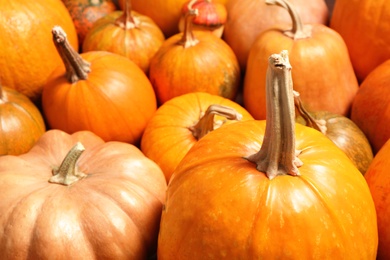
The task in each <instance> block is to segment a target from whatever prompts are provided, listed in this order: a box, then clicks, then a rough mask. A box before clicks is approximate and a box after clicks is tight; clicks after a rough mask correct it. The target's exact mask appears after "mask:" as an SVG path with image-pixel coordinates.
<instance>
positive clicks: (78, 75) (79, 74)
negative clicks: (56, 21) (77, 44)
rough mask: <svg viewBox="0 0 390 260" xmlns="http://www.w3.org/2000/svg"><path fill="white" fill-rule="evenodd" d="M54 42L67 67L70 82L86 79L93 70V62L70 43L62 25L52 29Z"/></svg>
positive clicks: (67, 76)
mask: <svg viewBox="0 0 390 260" xmlns="http://www.w3.org/2000/svg"><path fill="white" fill-rule="evenodd" d="M52 34H53V42H54V45H55V46H56V48H57V51H58V53H59V54H60V56H61V58H62V61H63V62H64V65H65V68H66V78H67V79H68V81H69V82H70V83H74V82H76V81H78V80H85V79H87V78H88V74H89V72H90V71H91V64H90V63H89V62H87V61H85V60H83V58H81V56H80V54H79V53H78V52H77V51H75V50H74V49H73V47H72V46H71V45H70V44H69V41H68V39H67V35H66V33H65V32H64V30H63V29H62V28H61V27H60V26H54V27H53V29H52Z"/></svg>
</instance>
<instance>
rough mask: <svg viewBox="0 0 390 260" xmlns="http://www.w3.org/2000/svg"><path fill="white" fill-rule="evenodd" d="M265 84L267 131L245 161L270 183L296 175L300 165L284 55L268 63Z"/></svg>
mask: <svg viewBox="0 0 390 260" xmlns="http://www.w3.org/2000/svg"><path fill="white" fill-rule="evenodd" d="M266 78H267V82H266V111H267V115H266V120H267V123H266V128H265V135H264V139H263V144H262V146H261V148H260V151H258V152H257V153H255V154H253V155H251V156H249V157H248V158H247V159H248V160H249V161H250V162H253V163H255V164H256V165H257V167H256V168H257V169H258V170H259V171H261V172H265V173H266V174H267V176H268V178H269V179H273V178H274V177H276V176H278V175H283V174H289V175H299V170H298V167H299V166H301V165H302V161H301V160H299V158H298V157H297V155H298V154H299V153H300V152H299V151H296V150H295V111H294V109H295V108H294V97H293V87H292V78H291V65H290V62H289V60H288V53H287V51H282V52H281V53H280V54H273V55H271V56H270V57H269V59H268V69H267V77H266Z"/></svg>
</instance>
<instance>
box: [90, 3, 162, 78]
mask: <svg viewBox="0 0 390 260" xmlns="http://www.w3.org/2000/svg"><path fill="white" fill-rule="evenodd" d="M164 40H165V38H164V34H163V33H162V31H161V30H160V28H159V27H158V26H157V25H156V24H155V23H154V22H153V20H152V19H150V18H149V17H147V16H145V15H142V14H139V13H137V12H135V11H132V7H131V1H130V0H126V5H125V9H124V11H116V12H113V13H110V14H108V15H106V16H104V17H103V18H101V19H99V20H98V21H96V22H95V23H94V25H93V26H92V28H91V29H90V31H89V33H88V34H87V35H86V37H85V40H84V43H83V52H88V51H109V52H113V53H117V54H119V55H122V56H125V57H127V58H129V59H131V60H132V61H133V62H135V63H136V64H137V65H138V66H139V67H140V68H141V69H142V70H143V71H144V72H145V73H146V74H147V73H148V71H149V63H150V60H151V59H152V57H153V56H154V54H155V53H156V52H157V50H158V49H159V48H160V47H161V45H162V43H163V42H164Z"/></svg>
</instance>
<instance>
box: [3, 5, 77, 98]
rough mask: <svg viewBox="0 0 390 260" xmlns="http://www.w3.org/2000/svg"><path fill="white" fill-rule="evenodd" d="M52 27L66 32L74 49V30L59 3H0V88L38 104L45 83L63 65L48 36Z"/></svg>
mask: <svg viewBox="0 0 390 260" xmlns="http://www.w3.org/2000/svg"><path fill="white" fill-rule="evenodd" d="M55 25H59V26H61V27H62V28H63V29H64V30H65V32H66V33H67V35H68V40H69V43H70V44H71V45H72V46H73V47H74V48H75V49H77V48H78V40H77V33H76V29H75V26H74V24H73V21H72V18H71V17H70V14H69V12H68V10H67V9H66V8H65V6H64V4H63V3H62V2H61V0H37V1H25V0H3V1H1V2H0V35H1V38H2V39H3V40H2V41H1V44H0V57H1V59H0V68H1V73H0V80H1V84H3V85H4V86H8V87H10V88H13V89H16V90H18V91H19V92H21V93H22V94H25V95H26V96H28V97H29V98H31V99H32V100H33V101H34V102H35V101H38V100H39V98H40V95H41V92H42V87H43V85H44V84H45V83H46V80H47V79H48V77H49V76H50V74H51V73H52V72H53V70H54V69H55V68H56V67H57V66H58V65H60V64H61V63H62V60H61V58H60V56H59V55H58V52H57V50H56V47H55V46H54V44H53V39H52V34H51V30H52V28H53V26H55ZM4 39H7V40H4Z"/></svg>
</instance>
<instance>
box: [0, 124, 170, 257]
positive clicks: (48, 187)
mask: <svg viewBox="0 0 390 260" xmlns="http://www.w3.org/2000/svg"><path fill="white" fill-rule="evenodd" d="M0 188H1V195H0V199H1V203H0V211H1V215H0V225H1V228H0V230H1V231H0V241H1V243H0V251H1V256H2V258H3V259H146V258H147V256H148V255H152V254H153V252H155V250H156V245H157V235H158V229H159V221H160V216H161V209H162V202H163V201H164V198H165V189H166V183H165V179H164V175H163V174H162V172H161V169H160V168H159V167H158V166H157V165H156V164H155V163H154V162H153V161H151V160H150V159H148V158H146V157H145V156H144V155H143V154H142V152H141V151H140V150H139V149H138V148H137V147H135V146H134V145H131V144H126V143H122V142H104V141H103V140H102V139H101V138H99V137H98V136H96V135H95V134H93V133H91V132H89V131H80V132H77V133H74V134H72V135H69V134H67V133H65V132H63V131H60V130H49V131H47V132H46V133H45V134H44V135H42V137H41V138H40V139H39V141H38V142H37V143H36V145H35V146H34V147H33V148H32V149H31V150H30V151H29V152H28V153H25V154H23V155H20V156H11V155H8V156H2V157H0Z"/></svg>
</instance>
